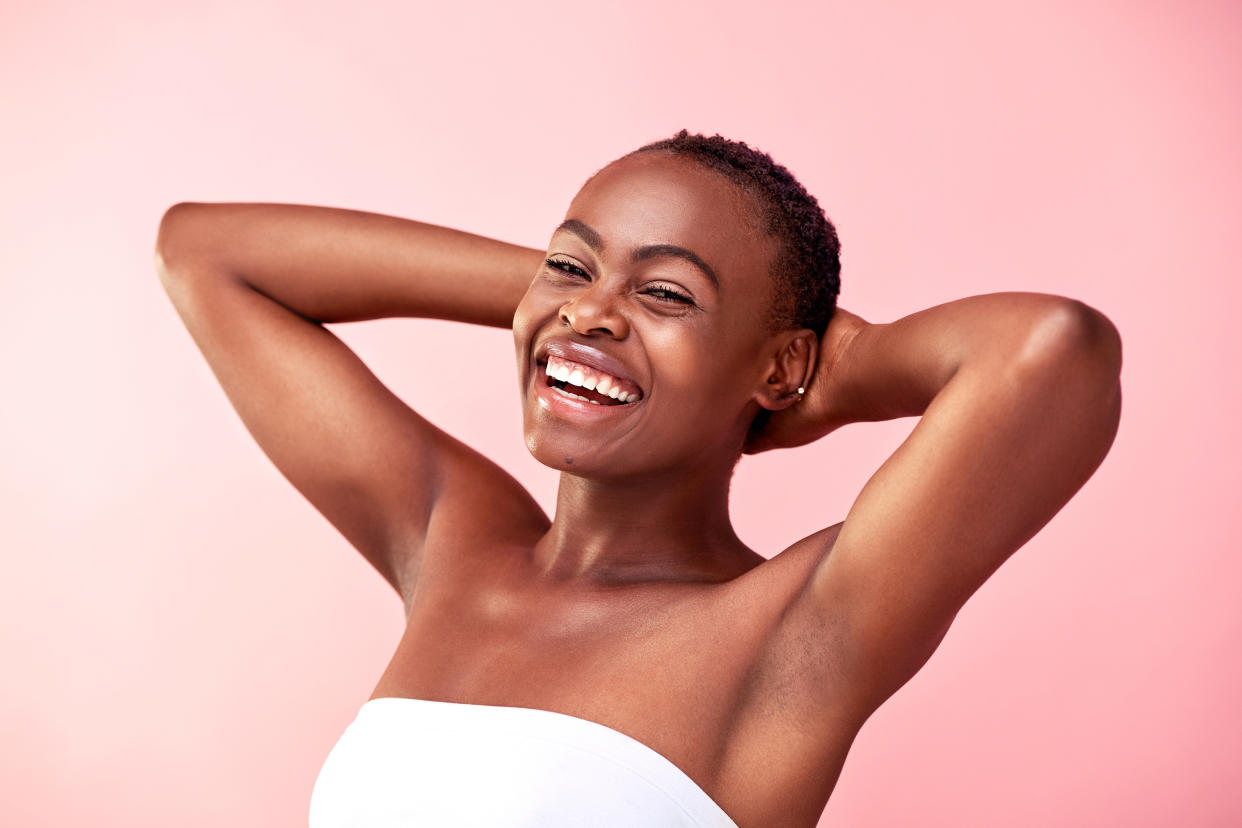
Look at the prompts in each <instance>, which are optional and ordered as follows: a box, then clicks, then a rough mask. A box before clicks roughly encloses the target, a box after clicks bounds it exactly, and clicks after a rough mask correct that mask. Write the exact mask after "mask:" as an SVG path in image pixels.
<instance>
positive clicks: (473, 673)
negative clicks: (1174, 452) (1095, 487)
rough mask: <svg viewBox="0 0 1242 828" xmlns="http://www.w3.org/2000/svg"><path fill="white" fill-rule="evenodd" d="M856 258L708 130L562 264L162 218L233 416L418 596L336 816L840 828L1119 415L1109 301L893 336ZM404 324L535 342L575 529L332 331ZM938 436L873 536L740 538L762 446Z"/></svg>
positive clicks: (571, 225) (643, 163)
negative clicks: (880, 739) (961, 622)
mask: <svg viewBox="0 0 1242 828" xmlns="http://www.w3.org/2000/svg"><path fill="white" fill-rule="evenodd" d="M837 253H838V244H837V238H836V233H835V230H834V229H833V227H832V225H831V224H830V223H829V222H828V221H827V219H826V218H825V217H824V215H823V211H822V210H821V209H820V208H819V206H818V204H817V203H816V201H815V199H814V198H812V197H811V196H809V195H808V194H807V193H806V192H805V190H804V189H803V188H802V187H801V185H799V184H798V183H797V182H796V181H795V180H794V179H793V178H792V176H790V175H789V174H788V172H787V171H786V170H785V169H784V168H783V167H780V166H779V165H777V164H775V163H774V162H772V160H771V158H770V157H768V156H767V155H765V154H763V153H760V152H757V151H755V150H753V149H751V148H749V147H747V146H746V145H745V144H741V143H736V142H732V141H728V140H726V139H723V138H720V137H719V136H716V137H713V138H707V137H704V136H696V135H689V134H687V133H686V132H685V131H684V130H683V131H682V132H681V133H679V134H678V135H677V136H675V137H674V138H672V139H668V140H666V141H661V142H657V143H655V144H652V145H648V146H647V147H644V148H642V149H640V150H637V151H635V152H634V153H631V154H630V155H628V156H625V157H623V158H621V159H619V160H618V161H615V162H613V163H612V164H610V165H608V166H607V167H605V168H604V169H603V170H601V171H600V172H598V173H597V174H596V175H595V176H594V177H593V178H592V179H591V180H590V181H588V182H587V184H586V185H585V186H584V187H583V188H582V190H581V191H580V192H579V193H578V195H577V196H576V197H575V198H574V200H573V202H572V203H571V204H570V206H569V210H568V212H567V213H566V216H565V221H564V222H563V223H562V224H561V225H560V226H559V227H558V228H557V229H556V231H555V232H554V233H553V235H552V237H551V242H550V244H549V246H548V249H547V250H546V251H539V250H533V249H528V248H524V247H519V246H515V245H511V244H505V243H501V242H497V241H492V240H489V239H484V238H480V237H478V236H473V235H470V234H467V233H462V232H458V231H455V230H450V229H446V228H441V227H434V226H430V225H427V224H420V223H417V222H413V221H407V220H403V219H398V218H393V217H388V216H381V215H374V214H366V213H358V212H352V211H345V210H335V209H327V208H318V207H306V206H292V205H269V204H212V205H203V204H179V205H176V206H175V207H173V208H172V209H170V210H169V211H168V213H167V214H166V215H165V217H164V220H163V222H162V223H161V226H160V234H159V242H158V255H157V265H158V269H159V272H160V275H161V279H162V281H163V284H164V286H165V288H166V289H167V291H168V294H169V296H170V297H171V298H172V300H173V303H174V304H175V306H176V308H177V310H178V312H179V313H180V314H181V316H182V318H183V319H184V321H185V324H186V326H187V327H188V329H189V331H190V333H191V334H192V336H193V337H194V340H195V342H196V343H197V344H198V346H199V347H200V348H201V350H202V352H203V354H204V355H205V356H206V358H207V360H208V362H209V363H210V365H211V367H212V369H213V370H214V372H215V374H216V376H217V378H218V379H219V380H220V383H221V384H222V385H223V387H224V389H225V392H226V393H227V394H228V396H229V399H230V400H231V401H232V403H233V405H234V406H235V407H236V408H237V410H238V412H239V414H240V415H241V417H242V419H243V421H244V422H245V424H246V426H247V428H249V430H250V432H251V433H252V434H253V435H254V437H255V439H256V440H257V441H258V442H259V444H260V445H261V446H262V447H263V450H264V451H265V452H266V453H267V455H268V456H269V457H270V458H271V459H272V461H273V462H274V463H275V464H276V465H277V467H278V468H279V469H280V470H281V472H282V473H284V474H285V475H286V477H288V479H289V480H290V482H292V483H293V484H294V486H296V487H297V488H298V490H299V491H301V492H302V493H303V494H304V495H305V496H306V497H307V498H308V499H309V500H310V501H311V502H312V503H313V504H314V505H315V507H316V508H318V509H319V510H320V511H321V512H322V513H323V514H324V516H325V517H327V518H328V520H330V521H331V522H332V523H333V524H334V525H335V526H336V527H337V528H338V529H339V530H340V531H341V532H342V533H343V534H344V535H345V536H346V538H348V539H349V541H350V542H351V543H352V544H353V545H354V546H355V547H356V548H357V549H358V550H359V551H360V552H361V553H362V554H363V555H364V556H365V557H366V558H367V560H368V561H370V562H371V564H372V565H373V566H374V567H375V568H376V569H377V570H378V571H379V572H380V574H381V575H383V577H384V578H385V579H386V580H387V581H388V582H389V583H390V584H391V585H392V586H393V588H394V589H395V590H396V591H397V592H398V593H399V594H400V595H401V597H402V599H403V600H404V602H405V607H406V616H407V626H406V630H405V634H404V637H403V638H402V640H401V643H400V645H399V646H398V648H397V651H396V653H395V655H394V657H393V659H392V662H391V663H390V664H389V666H388V668H387V670H386V671H385V672H384V674H383V676H382V677H381V679H380V681H379V683H378V685H377V686H376V688H375V690H374V692H373V694H372V698H371V701H368V702H367V703H366V704H365V705H363V708H362V710H361V711H360V713H359V715H358V718H357V719H356V720H355V721H354V723H353V724H352V725H351V726H350V728H349V729H348V730H347V731H346V734H345V736H343V737H342V739H341V741H340V742H339V743H338V744H337V746H336V748H334V750H333V752H332V754H331V755H330V756H329V758H328V760H327V761H326V762H325V764H324V768H323V771H321V773H320V777H319V780H318V782H317V783H316V789H315V793H314V796H313V797H312V814H311V821H312V824H313V825H317V826H337V825H347V824H348V825H406V824H422V825H503V826H517V825H520V826H556V825H593V826H614V825H615V826H622V825H726V826H727V825H735V824H736V825H739V826H812V825H814V824H815V823H816V821H817V820H818V818H819V816H820V814H821V812H822V810H823V808H824V805H825V803H826V802H827V801H828V797H829V795H830V794H831V792H832V789H833V786H834V784H835V782H836V780H837V777H838V775H839V773H840V770H841V767H842V764H843V762H844V760H845V756H846V753H847V751H848V749H849V747H850V744H851V742H852V741H853V739H854V736H855V734H856V733H857V732H858V729H859V728H860V727H861V726H862V724H863V722H864V721H866V719H867V718H868V716H870V714H871V713H872V712H873V711H874V710H875V709H876V708H877V707H878V706H879V705H880V704H881V703H882V702H883V701H884V700H885V699H887V698H888V697H889V696H890V695H892V694H893V693H894V692H895V691H896V690H897V689H898V688H899V687H901V686H902V685H903V684H904V683H905V682H906V681H907V680H909V678H910V677H911V676H913V675H914V673H915V672H917V671H918V669H919V668H920V667H921V666H922V665H923V664H924V663H925V662H926V660H927V659H928V657H929V656H930V655H931V653H932V652H933V651H934V650H935V648H936V647H937V645H938V644H939V643H940V641H941V639H942V638H943V637H944V635H945V633H946V631H947V630H948V627H949V625H950V623H951V622H952V620H953V618H954V616H955V615H956V613H957V612H958V610H959V609H960V608H961V606H962V604H963V603H964V602H965V601H966V600H967V598H969V597H970V595H972V594H973V593H974V592H975V591H976V590H977V589H978V588H979V586H980V585H981V584H982V583H983V582H984V581H985V580H986V579H987V578H988V576H989V575H991V573H992V572H994V571H995V570H996V568H997V567H998V566H1000V564H1001V563H1002V562H1004V560H1005V559H1006V558H1007V557H1008V556H1009V555H1011V554H1012V553H1013V552H1014V551H1015V550H1016V549H1018V548H1019V547H1020V546H1021V545H1022V544H1023V543H1025V542H1026V541H1027V540H1028V539H1029V538H1030V537H1031V536H1032V535H1034V534H1035V533H1036V532H1037V531H1038V530H1039V529H1040V528H1041V527H1042V526H1043V525H1044V524H1045V523H1046V522H1047V521H1048V520H1049V519H1050V518H1051V517H1052V516H1053V515H1054V514H1055V513H1056V512H1057V511H1058V510H1059V509H1060V508H1061V507H1062V506H1063V505H1064V504H1065V502H1066V501H1067V500H1068V499H1069V498H1070V497H1071V496H1072V495H1073V494H1074V492H1075V491H1077V490H1078V488H1079V487H1081V486H1082V484H1083V483H1084V482H1085V481H1086V480H1087V478H1088V477H1090V475H1091V474H1092V472H1093V471H1094V470H1095V468H1096V467H1097V466H1098V465H1099V463H1100V462H1101V461H1102V460H1103V458H1104V456H1105V454H1106V453H1107V451H1108V448H1109V446H1110V444H1111V442H1112V439H1113V436H1114V434H1115V433H1116V428H1117V421H1118V416H1119V411H1120V388H1119V383H1118V374H1119V368H1120V339H1119V337H1118V334H1117V332H1116V330H1115V329H1114V327H1113V326H1112V324H1111V323H1110V322H1109V321H1108V320H1107V319H1106V318H1105V317H1104V316H1103V315H1101V314H1100V313H1099V312H1097V311H1095V310H1093V309H1091V308H1089V307H1087V306H1085V305H1083V304H1082V303H1080V302H1076V301H1073V300H1070V299H1065V298H1062V297H1057V296H1049V295H1041V294H1034V293H1005V294H993V295H987V296H975V297H970V298H967V299H962V300H960V301H956V302H951V303H948V304H945V305H941V306H939V307H935V308H931V309H929V310H925V311H922V312H920V313H915V314H913V315H911V316H908V317H905V318H903V319H900V320H897V321H896V322H892V323H890V324H870V323H867V322H865V321H864V320H863V319H861V318H860V317H858V316H855V315H853V314H851V313H848V312H846V311H844V310H836V311H835V312H834V306H835V298H836V294H837V276H838V272H839V264H838V259H837ZM532 275H533V280H532ZM388 316H421V317H436V318H441V319H451V320H457V321H462V322H472V323H477V324H484V325H493V326H497V327H503V326H509V325H512V328H513V333H514V340H515V343H516V349H517V362H518V374H519V381H520V394H521V402H522V410H523V414H524V428H525V435H526V444H527V446H528V448H529V449H530V451H531V452H532V453H533V455H534V456H535V457H536V458H537V459H538V460H539V461H540V462H542V463H544V464H545V465H548V466H551V467H552V468H555V469H559V470H560V471H561V472H562V475H561V483H560V489H559V493H558V497H557V506H556V514H555V518H554V519H553V520H549V519H548V518H547V516H546V515H545V514H544V513H543V511H542V510H541V509H540V508H539V506H537V505H536V504H535V502H534V501H533V500H532V499H531V497H530V496H529V495H528V494H527V492H526V491H525V490H523V489H522V487H521V486H520V485H518V484H517V482H515V481H514V480H513V479H512V478H511V477H510V476H509V475H508V474H506V473H505V472H504V471H503V470H501V469H500V468H498V467H497V466H495V465H494V464H492V463H491V462H490V461H488V460H487V459H486V458H484V457H482V456H481V455H479V454H477V453H476V452H474V451H472V450H471V449H470V448H468V447H466V446H465V445H463V444H461V443H460V442H458V441H456V440H454V439H453V438H452V437H450V436H449V435H447V434H445V433H444V432H443V431H441V430H439V429H438V428H436V427H434V426H432V425H431V424H430V423H428V422H427V421H426V420H424V419H422V418H421V417H420V416H419V415H418V414H416V413H415V412H413V411H412V410H410V409H409V408H408V407H407V406H406V405H405V404H403V403H402V402H401V401H400V400H399V399H397V398H396V397H395V396H394V395H393V394H391V393H390V392H389V391H388V390H387V389H386V388H385V387H384V386H383V385H382V384H381V383H380V382H379V381H378V380H377V379H376V378H375V376H373V375H372V374H371V373H370V372H369V371H368V370H367V368H366V366H365V365H363V364H362V363H361V362H360V361H359V360H358V358H357V357H356V356H355V355H354V354H353V353H352V352H351V351H350V350H349V349H348V348H346V347H345V346H344V345H343V344H342V343H341V342H340V340H338V339H337V338H336V337H335V336H334V335H333V334H332V333H330V332H329V331H328V330H327V329H326V328H324V327H323V323H333V322H346V321H355V320H364V319H375V318H379V317H388ZM429 356H431V358H434V359H437V360H443V361H444V362H445V364H446V369H445V379H444V387H445V388H446V389H448V390H450V391H455V392H465V393H466V394H468V398H469V399H471V400H477V399H478V398H479V397H480V395H482V394H486V393H491V391H492V389H478V388H471V387H470V383H471V377H470V373H469V366H468V365H459V364H456V363H455V362H454V361H453V357H452V355H451V354H436V355H429ZM439 390H440V389H437V392H438V391H439ZM912 415H921V418H922V419H921V420H920V421H919V423H918V425H917V426H916V427H915V429H914V431H913V433H912V434H911V435H910V436H909V438H908V439H907V440H906V441H905V442H904V443H903V444H902V445H901V446H900V448H898V449H897V451H896V452H894V454H893V456H892V457H891V458H889V459H888V460H887V461H886V462H885V463H884V465H883V466H881V467H880V469H879V470H878V471H877V472H876V473H875V475H874V476H873V477H872V478H871V479H870V481H869V482H868V483H867V484H866V486H865V487H864V488H863V489H862V491H861V492H860V494H859V495H858V498H857V500H856V502H855V503H854V505H853V507H852V508H851V509H850V511H849V513H848V515H847V516H846V518H845V520H844V521H843V522H841V523H837V524H836V525H833V526H829V527H828V528H825V529H823V530H821V531H819V532H816V533H815V534H813V535H811V536H809V537H807V538H804V539H802V540H800V541H798V542H797V543H795V544H793V545H792V546H790V547H789V548H788V549H785V550H784V551H781V552H779V554H775V555H774V556H772V557H771V558H770V559H767V558H765V556H762V555H759V554H757V553H756V552H754V551H752V550H750V549H748V548H747V547H746V546H745V545H744V544H743V543H742V542H741V541H740V540H739V539H738V538H737V536H736V535H735V534H734V532H733V529H732V527H731V524H730V521H729V515H728V509H727V500H728V498H727V492H728V486H729V479H730V476H731V474H732V472H733V469H734V467H735V465H736V463H737V461H738V459H739V457H740V455H741V454H742V453H743V452H755V451H762V450H765V449H771V448H778V447H792V446H797V445H801V444H805V443H808V442H811V441H813V440H815V439H818V438H819V437H821V436H823V435H825V434H827V433H828V432H830V431H832V430H834V429H836V428H839V427H841V426H843V425H845V424H847V423H851V422H859V421H869V420H872V421H873V420H882V419H889V418H894V417H904V416H912Z"/></svg>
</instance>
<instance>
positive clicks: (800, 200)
mask: <svg viewBox="0 0 1242 828" xmlns="http://www.w3.org/2000/svg"><path fill="white" fill-rule="evenodd" d="M644 152H668V153H672V154H673V155H679V156H683V157H686V158H689V159H691V160H693V161H696V162H698V163H699V164H701V165H703V166H704V167H706V168H708V169H710V170H714V171H716V172H718V173H720V174H722V175H724V176H725V177H726V178H728V179H729V180H730V181H732V182H733V183H734V184H736V185H737V186H738V187H740V188H741V189H742V190H743V191H744V192H745V193H746V194H748V195H750V196H751V197H752V198H753V199H754V201H755V203H756V205H757V206H758V207H759V210H760V213H761V216H762V218H763V220H764V221H765V222H766V223H767V227H766V228H765V229H766V230H767V232H768V233H769V234H770V235H772V236H774V237H775V238H776V239H777V241H778V243H779V245H780V247H779V252H778V253H777V255H776V258H775V260H774V261H773V262H772V270H773V274H772V275H773V295H772V308H771V322H772V324H773V326H774V327H775V328H777V329H782V328H809V329H810V330H812V331H814V332H815V334H816V336H823V334H824V330H825V329H826V328H827V327H828V320H830V319H831V318H832V313H833V311H834V310H836V306H837V295H838V294H839V293H840V292H841V242H840V240H839V239H838V238H837V229H836V227H834V226H833V224H832V222H831V221H829V220H828V217H827V216H825V215H824V210H823V208H822V207H820V206H819V202H818V201H817V200H816V199H815V196H813V195H811V194H810V193H808V192H807V191H806V188H805V187H803V186H802V184H800V183H799V182H798V180H797V179H796V178H794V177H793V174H792V173H790V172H789V170H788V169H786V168H785V167H784V166H782V165H780V164H778V163H776V162H775V161H773V160H772V156H770V155H768V154H767V153H766V152H761V151H760V150H757V149H754V148H753V147H750V146H747V145H746V144H745V143H743V142H742V141H732V140H730V139H728V138H724V137H722V136H720V135H713V136H711V137H710V138H709V137H708V136H706V135H699V134H691V133H689V132H687V131H686V130H684V129H683V130H681V131H680V132H678V133H677V134H676V135H674V136H673V137H672V138H665V139H664V140H661V141H655V142H653V143H650V144H647V145H646V146H642V147H639V148H638V149H636V150H634V151H633V152H631V153H629V155H637V154H639V153H644ZM627 157H628V156H627Z"/></svg>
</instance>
